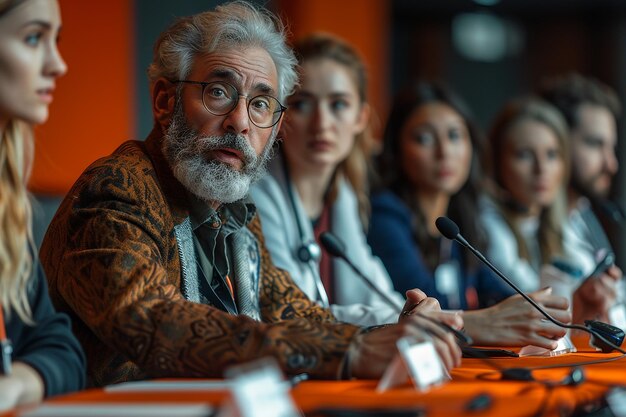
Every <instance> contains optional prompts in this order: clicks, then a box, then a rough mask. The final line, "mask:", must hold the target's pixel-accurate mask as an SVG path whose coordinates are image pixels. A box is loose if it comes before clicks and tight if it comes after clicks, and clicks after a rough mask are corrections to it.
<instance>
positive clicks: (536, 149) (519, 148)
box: [500, 119, 565, 214]
mask: <svg viewBox="0 0 626 417" xmlns="http://www.w3.org/2000/svg"><path fill="white" fill-rule="evenodd" d="M504 141H505V142H504V144H503V147H502V155H500V158H501V161H500V178H501V182H502V185H503V187H504V188H505V189H506V190H507V191H508V193H509V195H510V196H511V198H512V199H513V201H515V202H516V203H517V204H519V205H520V206H522V207H525V208H526V209H527V210H528V211H529V213H531V214H537V213H538V212H539V211H540V210H541V209H542V208H545V207H547V206H549V205H551V204H552V203H554V201H555V200H556V197H557V195H558V192H559V190H560V189H561V187H562V185H563V184H562V183H563V175H564V171H565V166H564V161H563V156H562V155H563V153H562V150H561V147H560V145H559V140H558V137H557V135H556V134H555V133H554V131H553V130H552V129H550V128H549V127H548V126H547V125H545V124H544V123H541V122H539V121H535V120H530V119H522V120H520V121H518V122H516V123H515V124H513V126H511V127H510V128H509V130H508V131H507V132H506V135H505V138H504Z"/></svg>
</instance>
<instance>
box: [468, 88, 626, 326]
mask: <svg viewBox="0 0 626 417" xmlns="http://www.w3.org/2000/svg"><path fill="white" fill-rule="evenodd" d="M567 136H568V129H567V125H566V123H565V119H563V116H562V115H561V114H560V113H559V111H558V110H557V109H556V108H554V107H553V106H552V105H550V104H548V103H547V102H545V101H543V100H540V99H538V98H533V97H530V98H524V99H518V100H514V101H511V102H510V103H508V104H507V105H506V106H505V107H504V108H503V110H502V111H501V112H500V114H499V115H498V117H497V118H496V121H495V123H494V126H493V128H492V131H491V134H490V136H489V143H488V145H489V146H488V148H487V150H488V153H487V157H486V165H487V166H488V168H489V171H490V176H491V179H492V180H493V183H494V185H495V186H494V187H493V191H494V192H493V195H492V197H493V198H491V199H487V198H486V199H484V200H483V201H482V209H481V211H480V213H481V217H482V220H483V222H484V224H485V230H486V231H487V232H488V233H489V235H490V236H489V237H490V240H489V244H490V246H489V251H488V252H489V256H490V258H491V259H492V260H493V262H494V264H496V266H498V268H500V269H501V270H502V271H503V272H504V273H505V274H507V275H508V276H509V278H511V280H512V281H513V282H515V283H516V284H517V285H518V286H519V287H520V288H521V289H522V290H524V291H535V290H537V289H538V288H540V287H544V286H545V285H546V284H550V282H551V281H552V282H554V279H552V280H549V279H548V278H549V277H550V276H554V275H555V274H557V273H559V271H558V270H555V268H554V267H553V266H552V265H561V264H563V262H564V261H567V263H573V261H574V260H576V258H577V257H579V256H580V254H579V253H577V252H572V251H570V250H568V248H567V247H566V246H565V245H564V240H563V236H564V221H565V219H566V218H567V211H566V201H565V187H566V184H567V180H568V172H569V148H568V140H567ZM620 276H621V273H620V271H619V270H618V269H617V268H609V269H608V270H607V271H606V272H603V273H600V274H598V279H593V280H584V282H583V280H580V282H581V283H582V285H580V287H578V288H576V286H575V285H574V286H572V287H571V289H570V290H571V292H573V294H572V293H566V294H563V293H562V295H564V296H567V297H569V298H571V299H572V313H573V319H574V322H576V323H580V322H582V321H583V320H585V319H598V318H599V319H601V320H607V317H606V314H607V311H606V310H607V308H608V306H609V305H610V304H611V303H603V302H602V300H603V299H610V300H614V298H615V282H616V281H618V280H619V279H620Z"/></svg>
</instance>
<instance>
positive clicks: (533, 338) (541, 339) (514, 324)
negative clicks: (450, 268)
mask: <svg viewBox="0 0 626 417" xmlns="http://www.w3.org/2000/svg"><path fill="white" fill-rule="evenodd" d="M528 295H529V296H530V297H531V298H532V299H533V300H535V301H536V302H537V303H538V304H539V305H541V306H542V307H543V308H544V310H546V311H547V312H548V314H550V315H551V316H552V317H554V318H555V319H557V320H559V321H562V322H564V323H569V322H570V321H571V320H572V316H571V314H570V312H569V311H568V310H567V309H568V302H567V299H566V298H564V297H557V296H554V295H552V289H551V288H545V289H542V290H539V291H535V292H533V293H530V294H528ZM463 318H464V320H465V331H466V333H467V334H468V335H470V336H471V337H472V339H474V341H475V343H476V344H482V345H491V346H494V345H499V346H525V345H535V346H540V347H543V348H546V349H555V348H556V347H557V340H558V339H559V338H561V337H563V336H565V329H563V328H561V327H559V326H557V325H556V324H554V323H552V322H550V321H548V320H546V319H545V317H544V316H543V315H542V314H541V313H540V312H539V311H538V310H537V309H535V307H533V306H532V305H530V303H529V302H528V301H526V300H525V299H524V298H522V296H520V295H514V296H511V297H509V298H507V299H506V300H504V301H502V302H500V303H498V304H496V305H495V306H493V307H489V308H485V309H481V310H474V311H467V312H465V313H464V315H463Z"/></svg>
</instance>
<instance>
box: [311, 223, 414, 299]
mask: <svg viewBox="0 0 626 417" xmlns="http://www.w3.org/2000/svg"><path fill="white" fill-rule="evenodd" d="M320 243H321V244H322V246H323V247H324V249H326V251H327V252H328V253H329V254H331V255H332V256H334V257H336V258H341V259H343V260H344V261H345V262H346V263H347V264H348V265H349V266H350V268H352V270H353V271H354V272H355V273H356V274H357V275H358V276H359V278H361V279H362V280H363V282H364V283H365V284H366V285H367V286H368V287H369V288H370V289H371V290H372V291H374V292H375V293H376V294H378V295H379V296H380V297H381V298H382V299H384V300H385V301H386V302H387V304H389V305H390V306H392V307H393V308H395V309H397V310H399V311H402V309H403V308H404V306H402V305H400V304H399V303H398V301H397V300H394V299H393V298H391V297H390V296H389V295H388V294H386V293H384V292H383V291H382V290H381V289H380V288H378V287H377V286H376V285H374V284H373V283H372V281H370V280H369V278H368V277H367V276H366V275H365V274H364V273H363V272H362V271H361V270H360V269H359V268H358V267H357V266H356V265H355V264H354V263H353V262H352V261H351V260H350V258H348V255H346V247H345V245H344V244H343V242H342V241H341V240H339V238H338V237H337V236H335V235H333V234H332V233H331V232H324V233H322V234H321V235H320Z"/></svg>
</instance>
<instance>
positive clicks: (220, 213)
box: [187, 192, 256, 230]
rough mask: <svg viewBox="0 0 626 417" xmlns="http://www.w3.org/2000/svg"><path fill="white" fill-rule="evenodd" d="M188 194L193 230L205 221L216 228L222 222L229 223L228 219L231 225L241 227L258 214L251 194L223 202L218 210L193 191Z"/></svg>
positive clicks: (235, 227)
mask: <svg viewBox="0 0 626 417" xmlns="http://www.w3.org/2000/svg"><path fill="white" fill-rule="evenodd" d="M187 194H188V198H189V219H190V220H191V227H192V228H193V230H196V229H197V228H198V227H199V226H201V225H203V224H205V223H206V224H208V225H209V226H211V227H212V228H216V227H218V226H219V224H220V223H227V220H228V225H229V227H231V228H234V229H240V228H242V227H244V226H246V225H247V224H248V223H250V221H252V218H253V217H254V215H255V214H256V207H255V205H254V203H253V201H252V198H250V197H249V196H248V197H245V198H243V199H241V200H238V201H235V202H233V203H226V204H222V205H221V206H220V207H219V208H218V209H217V210H216V209H214V208H213V207H210V206H209V205H208V204H207V203H206V202H205V201H203V200H201V199H199V198H198V197H196V196H195V195H193V194H192V193H189V192H188V193H187ZM216 223H217V224H216Z"/></svg>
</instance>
